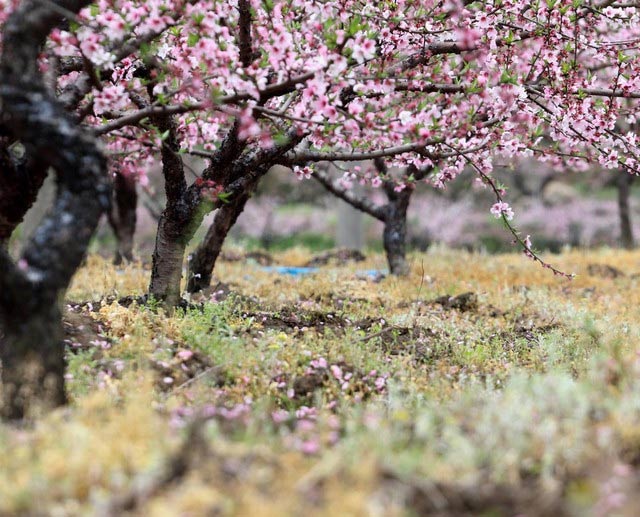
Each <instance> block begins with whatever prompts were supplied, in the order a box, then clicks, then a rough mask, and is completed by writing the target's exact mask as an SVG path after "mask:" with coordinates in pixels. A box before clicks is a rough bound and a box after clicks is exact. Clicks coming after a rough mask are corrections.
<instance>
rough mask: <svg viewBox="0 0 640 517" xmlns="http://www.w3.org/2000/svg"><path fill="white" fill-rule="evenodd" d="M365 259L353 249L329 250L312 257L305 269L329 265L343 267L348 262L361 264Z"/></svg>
mask: <svg viewBox="0 0 640 517" xmlns="http://www.w3.org/2000/svg"><path fill="white" fill-rule="evenodd" d="M365 259H366V257H365V256H364V254H363V253H362V252H360V251H358V250H354V249H346V248H345V249H338V250H330V251H326V252H324V253H320V254H318V255H316V256H314V257H313V258H312V259H311V260H310V261H309V262H307V263H306V264H305V267H318V266H326V265H327V264H329V263H331V264H333V265H336V266H343V265H345V264H348V263H350V262H362V261H363V260H365Z"/></svg>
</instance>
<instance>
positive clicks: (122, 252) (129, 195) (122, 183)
mask: <svg viewBox="0 0 640 517" xmlns="http://www.w3.org/2000/svg"><path fill="white" fill-rule="evenodd" d="M113 192H114V196H113V203H112V206H111V211H110V212H109V223H110V224H111V228H113V232H114V234H115V236H116V240H117V249H116V253H115V257H114V259H113V263H114V264H116V265H119V264H122V263H123V262H132V261H133V236H134V234H135V231H136V209H137V208H138V193H137V192H136V181H135V178H134V177H132V176H125V175H124V174H121V173H119V172H118V173H116V176H115V180H114V185H113Z"/></svg>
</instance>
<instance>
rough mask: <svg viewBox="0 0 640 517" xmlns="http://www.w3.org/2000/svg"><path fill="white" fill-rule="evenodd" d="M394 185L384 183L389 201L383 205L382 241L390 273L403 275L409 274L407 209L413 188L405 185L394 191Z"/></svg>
mask: <svg viewBox="0 0 640 517" xmlns="http://www.w3.org/2000/svg"><path fill="white" fill-rule="evenodd" d="M394 186H395V185H394V184H393V183H391V182H385V183H384V190H385V193H386V195H387V198H388V200H389V201H388V203H387V205H386V206H385V218H384V231H383V233H382V242H383V245H384V251H385V253H386V255H387V262H388V264H389V272H390V273H391V274H392V275H397V276H405V275H408V274H409V264H408V263H407V258H406V253H407V209H408V208H409V202H410V201H411V194H413V188H411V187H406V188H405V189H404V190H401V191H400V192H396V191H395V190H394Z"/></svg>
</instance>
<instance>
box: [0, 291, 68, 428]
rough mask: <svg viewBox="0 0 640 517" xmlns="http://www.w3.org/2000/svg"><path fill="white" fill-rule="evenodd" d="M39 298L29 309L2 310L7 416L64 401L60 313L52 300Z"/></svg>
mask: <svg viewBox="0 0 640 517" xmlns="http://www.w3.org/2000/svg"><path fill="white" fill-rule="evenodd" d="M32 296H33V295H32ZM42 302H43V303H41V304H38V305H37V306H35V307H31V308H30V310H29V312H28V313H27V312H21V313H20V314H15V315H12V316H11V317H7V316H8V312H9V311H4V312H5V314H4V317H3V325H2V328H3V330H4V333H5V336H4V337H1V339H0V340H1V341H2V400H3V401H4V405H3V407H2V414H3V415H4V416H5V417H7V418H22V417H23V416H24V415H27V414H33V413H35V412H38V411H39V410H41V409H46V408H49V407H55V406H59V405H62V404H64V403H65V402H66V393H65V389H64V371H65V366H66V364H65V360H64V342H63V340H62V325H61V323H60V320H61V314H60V310H59V308H58V305H57V303H55V301H52V300H42ZM21 308H22V309H23V310H24V308H25V307H24V306H22V307H21Z"/></svg>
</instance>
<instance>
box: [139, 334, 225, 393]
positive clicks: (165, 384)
mask: <svg viewBox="0 0 640 517" xmlns="http://www.w3.org/2000/svg"><path fill="white" fill-rule="evenodd" d="M172 354H173V357H172V358H171V359H170V360H168V361H160V360H152V361H151V367H152V368H153V369H154V370H155V371H156V372H157V380H156V386H157V388H158V389H159V390H160V391H171V390H175V389H183V388H185V387H187V386H188V385H189V384H192V383H193V382H195V381H197V380H200V379H205V378H206V379H207V380H208V381H209V382H211V383H213V384H214V385H215V386H218V387H222V386H224V385H225V383H226V374H225V372H224V370H223V369H222V368H221V367H219V366H214V365H212V364H211V361H210V360H209V359H208V358H207V357H206V356H204V355H203V354H201V353H200V352H198V351H193V350H189V349H188V348H185V347H183V346H180V345H178V346H175V348H174V349H173V350H172Z"/></svg>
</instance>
